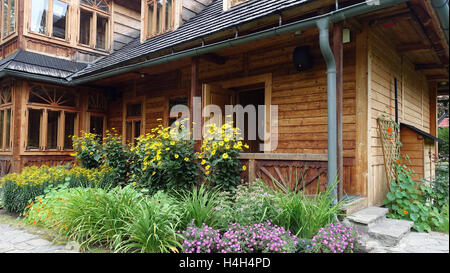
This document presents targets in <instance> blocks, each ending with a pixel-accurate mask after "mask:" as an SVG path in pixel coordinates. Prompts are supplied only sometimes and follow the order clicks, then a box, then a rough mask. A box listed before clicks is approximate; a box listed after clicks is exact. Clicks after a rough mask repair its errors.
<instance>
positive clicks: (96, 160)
mask: <svg viewBox="0 0 450 273" xmlns="http://www.w3.org/2000/svg"><path fill="white" fill-rule="evenodd" d="M72 141H73V149H74V151H75V152H74V153H73V154H72V156H74V157H75V158H76V159H77V161H78V162H79V163H80V165H81V167H83V168H86V169H93V168H98V167H100V165H101V164H102V155H103V151H102V144H101V138H99V136H98V135H96V134H91V133H86V132H84V131H82V132H81V136H80V137H78V136H72Z"/></svg>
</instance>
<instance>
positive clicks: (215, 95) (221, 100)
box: [203, 84, 234, 129]
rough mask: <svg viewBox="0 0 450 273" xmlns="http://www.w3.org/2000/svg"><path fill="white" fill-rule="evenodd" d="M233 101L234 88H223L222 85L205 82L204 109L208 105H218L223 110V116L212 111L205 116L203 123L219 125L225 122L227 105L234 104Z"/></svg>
mask: <svg viewBox="0 0 450 273" xmlns="http://www.w3.org/2000/svg"><path fill="white" fill-rule="evenodd" d="M233 102H234V92H233V91H232V90H229V89H225V88H222V87H221V86H220V85H213V84H204V85H203V109H205V107H206V106H208V105H216V106H218V107H219V108H220V110H221V116H220V117H219V116H215V115H214V114H212V113H210V114H209V116H207V117H204V118H203V124H205V125H206V124H210V123H215V124H216V125H217V126H219V124H223V123H224V122H225V105H233ZM211 109H212V108H211ZM206 129H208V128H206Z"/></svg>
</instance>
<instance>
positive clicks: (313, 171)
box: [240, 153, 328, 193]
mask: <svg viewBox="0 0 450 273" xmlns="http://www.w3.org/2000/svg"><path fill="white" fill-rule="evenodd" d="M240 160H241V162H242V163H243V164H245V165H246V166H247V170H246V171H245V172H243V174H242V177H243V178H244V180H246V181H254V180H255V179H256V178H260V179H262V180H263V181H264V182H265V183H266V184H268V185H269V186H271V187H273V186H274V180H276V181H278V182H279V183H281V184H283V185H285V186H289V187H290V188H291V189H293V188H294V186H295V185H296V184H298V187H299V188H298V189H299V190H301V189H305V191H306V192H308V193H314V192H315V191H316V190H317V187H319V190H320V191H323V190H325V188H326V186H327V177H328V171H327V169H328V168H327V162H328V155H327V154H279V153H244V154H241V156H240Z"/></svg>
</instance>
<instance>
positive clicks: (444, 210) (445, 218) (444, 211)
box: [436, 203, 449, 233]
mask: <svg viewBox="0 0 450 273" xmlns="http://www.w3.org/2000/svg"><path fill="white" fill-rule="evenodd" d="M448 206H449V205H448V203H447V204H446V205H445V206H444V207H443V208H442V211H441V217H442V224H440V225H439V226H438V227H437V228H436V230H437V231H440V232H445V233H448V232H449V225H448V222H449V220H448V217H449V214H448Z"/></svg>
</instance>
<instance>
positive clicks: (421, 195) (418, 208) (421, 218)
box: [384, 159, 442, 232]
mask: <svg viewBox="0 0 450 273" xmlns="http://www.w3.org/2000/svg"><path fill="white" fill-rule="evenodd" d="M394 165H395V169H396V174H397V181H395V180H392V181H391V184H390V187H389V190H390V192H388V193H387V195H386V197H387V199H386V200H384V203H385V205H386V207H387V208H389V213H388V214H387V217H389V218H394V219H403V220H409V221H413V222H414V226H413V228H414V229H415V230H417V231H419V232H423V231H428V232H430V231H431V230H432V229H434V228H436V227H438V226H439V225H440V224H442V218H441V217H440V215H439V210H438V209H437V208H436V207H433V206H432V203H431V200H427V196H430V195H432V194H433V189H432V188H431V187H430V186H429V185H428V184H427V183H425V182H423V183H420V182H416V181H414V180H413V179H412V174H413V171H412V170H411V169H409V168H408V167H407V166H406V165H403V164H402V161H401V159H396V160H395V163H394Z"/></svg>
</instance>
